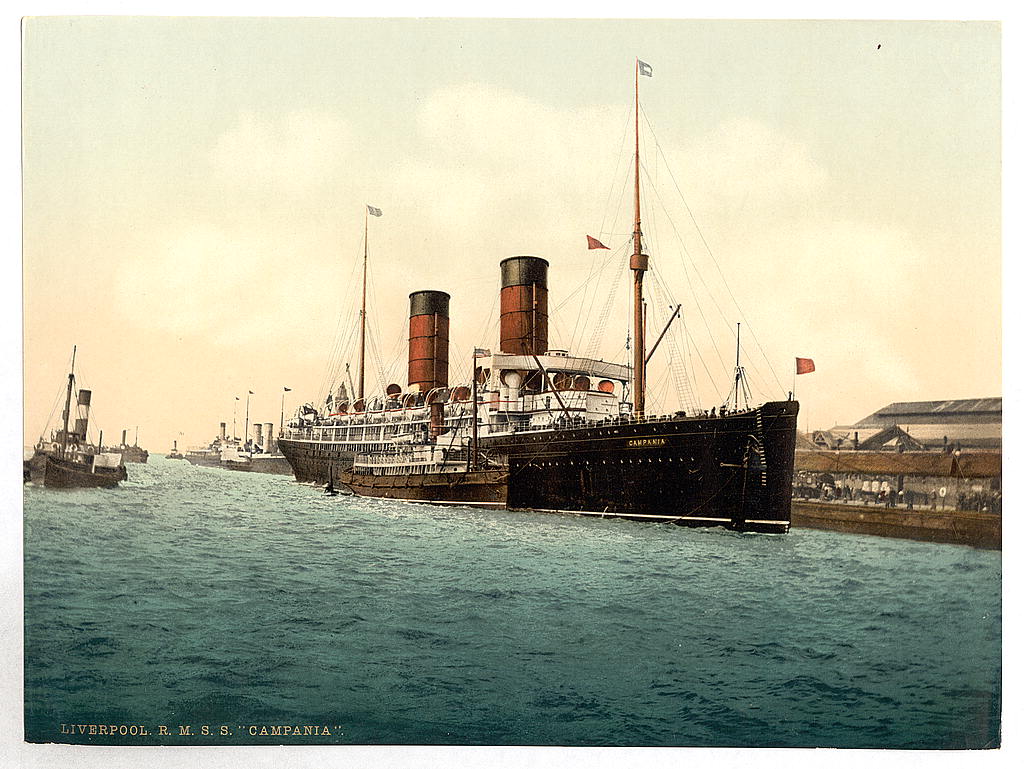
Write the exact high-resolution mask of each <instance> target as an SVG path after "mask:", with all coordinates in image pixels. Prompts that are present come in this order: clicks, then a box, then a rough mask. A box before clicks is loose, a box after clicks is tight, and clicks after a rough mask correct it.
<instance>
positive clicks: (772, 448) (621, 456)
mask: <svg viewBox="0 0 1024 769" xmlns="http://www.w3.org/2000/svg"><path fill="white" fill-rule="evenodd" d="M798 409H799V405H798V404H797V402H796V401H778V402H773V403H766V404H764V405H763V406H761V407H759V408H757V409H752V410H750V411H744V412H739V413H733V414H728V415H726V416H721V417H704V418H687V417H682V418H667V419H664V420H657V419H655V420H650V421H643V422H615V423H609V424H604V425H600V424H599V425H587V426H585V427H579V428H575V429H566V430H556V431H554V432H553V433H551V432H549V433H539V434H533V435H530V434H522V435H514V436H509V437H506V438H496V439H494V440H493V441H490V442H488V441H484V442H483V443H482V447H483V448H484V449H485V450H489V452H490V454H491V456H492V457H493V456H494V454H495V453H499V454H505V455H506V456H507V462H508V467H509V487H508V499H507V506H508V507H509V508H510V509H527V510H537V511H550V512H568V513H580V514H587V515H598V516H604V517H616V518H629V519H634V520H647V521H661V522H666V523H674V524H679V525H684V526H724V527H726V528H730V529H734V530H737V531H757V532H769V533H771V532H776V533H785V532H786V531H788V530H789V525H790V497H791V487H792V479H793V456H794V448H795V441H796V419H797V412H798Z"/></svg>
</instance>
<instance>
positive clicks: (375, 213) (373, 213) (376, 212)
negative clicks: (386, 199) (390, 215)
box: [366, 205, 382, 216]
mask: <svg viewBox="0 0 1024 769" xmlns="http://www.w3.org/2000/svg"><path fill="white" fill-rule="evenodd" d="M366 210H367V211H369V212H370V216H382V213H381V210H380V209H379V208H374V207H373V206H371V205H367V206H366Z"/></svg>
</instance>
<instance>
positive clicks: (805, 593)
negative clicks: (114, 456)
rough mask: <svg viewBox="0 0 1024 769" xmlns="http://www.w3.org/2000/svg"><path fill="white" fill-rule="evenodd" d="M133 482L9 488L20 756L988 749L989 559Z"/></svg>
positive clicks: (170, 477) (991, 697)
mask: <svg viewBox="0 0 1024 769" xmlns="http://www.w3.org/2000/svg"><path fill="white" fill-rule="evenodd" d="M129 473H130V476H131V477H130V480H129V481H128V482H127V483H125V484H123V485H122V486H121V487H120V488H118V489H113V490H81V491H64V492H61V491H53V490H49V489H39V488H34V487H31V486H29V487H26V490H25V540H26V541H25V615H26V623H25V705H26V717H25V726H26V736H27V738H28V739H29V740H30V741H62V742H94V743H106V744H112V743H116V744H157V743H163V744H281V743H284V744H300V743H301V744H305V743H359V744H453V745H471V744H491V745H524V744H533V745H638V746H639V745H664V746H671V745H686V746H812V745H817V746H837V747H887V748H965V747H971V748H977V747H986V746H994V745H998V743H999V729H1000V716H999V712H1000V704H1001V694H1000V687H1001V667H1000V643H1001V609H1000V583H1001V571H1000V554H999V553H997V552H989V551H979V550H973V549H970V548H965V547H959V546H951V545H933V544H926V543H919V542H909V541H903V540H894V539H882V538H874V537H861V536H853V535H846V534H838V533H832V532H819V531H812V530H803V529H794V530H793V531H792V532H791V533H790V534H788V535H754V534H735V533H730V532H726V531H724V530H719V529H707V530H691V529H683V528H675V527H668V526H661V525H645V524H638V523H633V522H629V521H614V520H593V519H586V518H575V517H569V516H556V515H545V514H530V513H508V512H503V511H489V510H474V509H466V508H442V507H432V506H428V505H418V504H407V503H395V502H385V501H381V500H368V499H357V498H349V497H340V496H339V497H325V496H323V495H321V494H319V493H318V492H317V491H316V490H315V489H313V488H311V487H309V486H303V485H299V484H296V483H294V482H291V481H290V480H289V479H287V478H284V477H281V476H270V475H256V474H252V475H250V474H244V473H231V472H228V471H224V470H219V469H211V468H197V467H192V466H190V465H188V464H186V463H184V462H180V461H178V462H175V461H168V460H165V459H163V458H162V457H153V458H151V460H150V464H149V465H131V466H130V467H129ZM75 725H82V726H83V727H84V731H85V732H86V733H85V734H79V733H74V734H70V733H68V732H69V731H75V730H76V726H75ZM89 725H97V726H98V725H113V726H115V727H119V726H121V725H124V726H125V728H126V729H128V728H129V727H131V726H135V727H136V729H138V728H139V727H141V728H143V729H145V731H147V732H148V734H147V735H136V736H132V735H130V734H128V735H124V736H121V735H116V736H114V737H110V736H105V735H102V734H99V733H97V734H95V735H92V734H89V733H88V732H89ZM160 726H164V727H165V728H166V730H167V732H168V734H166V735H161V734H160V733H159V727H160ZM183 726H187V727H189V730H190V731H191V732H192V734H191V735H184V736H182V735H181V734H180V732H181V727H183ZM204 726H205V727H207V729H208V730H209V731H210V732H211V734H210V735H208V736H207V735H203V733H202V729H203V727H204ZM285 726H287V727H289V728H290V729H292V728H294V727H299V729H300V731H310V732H313V733H311V734H302V735H300V736H295V735H294V734H289V733H287V731H286V730H285V729H284V727H285ZM305 727H310V728H309V729H305ZM314 727H315V732H314V729H313V728H314ZM264 728H265V731H266V734H261V730H263V729H264ZM275 728H276V731H277V733H276V734H275V733H274V730H275ZM325 729H326V732H325V731H324V730H325ZM97 731H98V730H97ZM328 732H329V733H328Z"/></svg>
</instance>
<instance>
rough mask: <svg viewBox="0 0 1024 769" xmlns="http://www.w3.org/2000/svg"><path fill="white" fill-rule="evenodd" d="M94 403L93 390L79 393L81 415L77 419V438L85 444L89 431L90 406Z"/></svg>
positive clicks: (75, 428)
mask: <svg viewBox="0 0 1024 769" xmlns="http://www.w3.org/2000/svg"><path fill="white" fill-rule="evenodd" d="M91 403H92V390H79V391H78V413H79V414H80V415H81V416H79V417H76V419H75V427H74V431H75V436H77V439H78V440H81V441H82V442H83V443H84V442H85V440H86V434H87V433H88V431H89V405H90V404H91Z"/></svg>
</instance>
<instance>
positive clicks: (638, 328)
mask: <svg viewBox="0 0 1024 769" xmlns="http://www.w3.org/2000/svg"><path fill="white" fill-rule="evenodd" d="M633 78H634V91H633V94H634V107H635V110H636V112H635V114H634V118H633V127H634V131H635V140H636V142H635V151H634V155H633V171H634V176H633V219H634V224H633V255H632V257H630V260H629V269H631V270H632V271H633V340H634V343H633V413H634V414H635V415H636V416H638V417H642V416H643V415H644V405H645V404H644V401H645V397H644V388H645V387H646V384H647V383H646V381H645V380H646V372H645V366H644V358H645V354H644V348H645V341H644V273H645V272H646V271H647V262H648V257H647V255H646V254H644V253H643V245H642V242H641V238H642V235H641V232H640V60H639V59H637V60H636V69H635V71H634V73H633Z"/></svg>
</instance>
